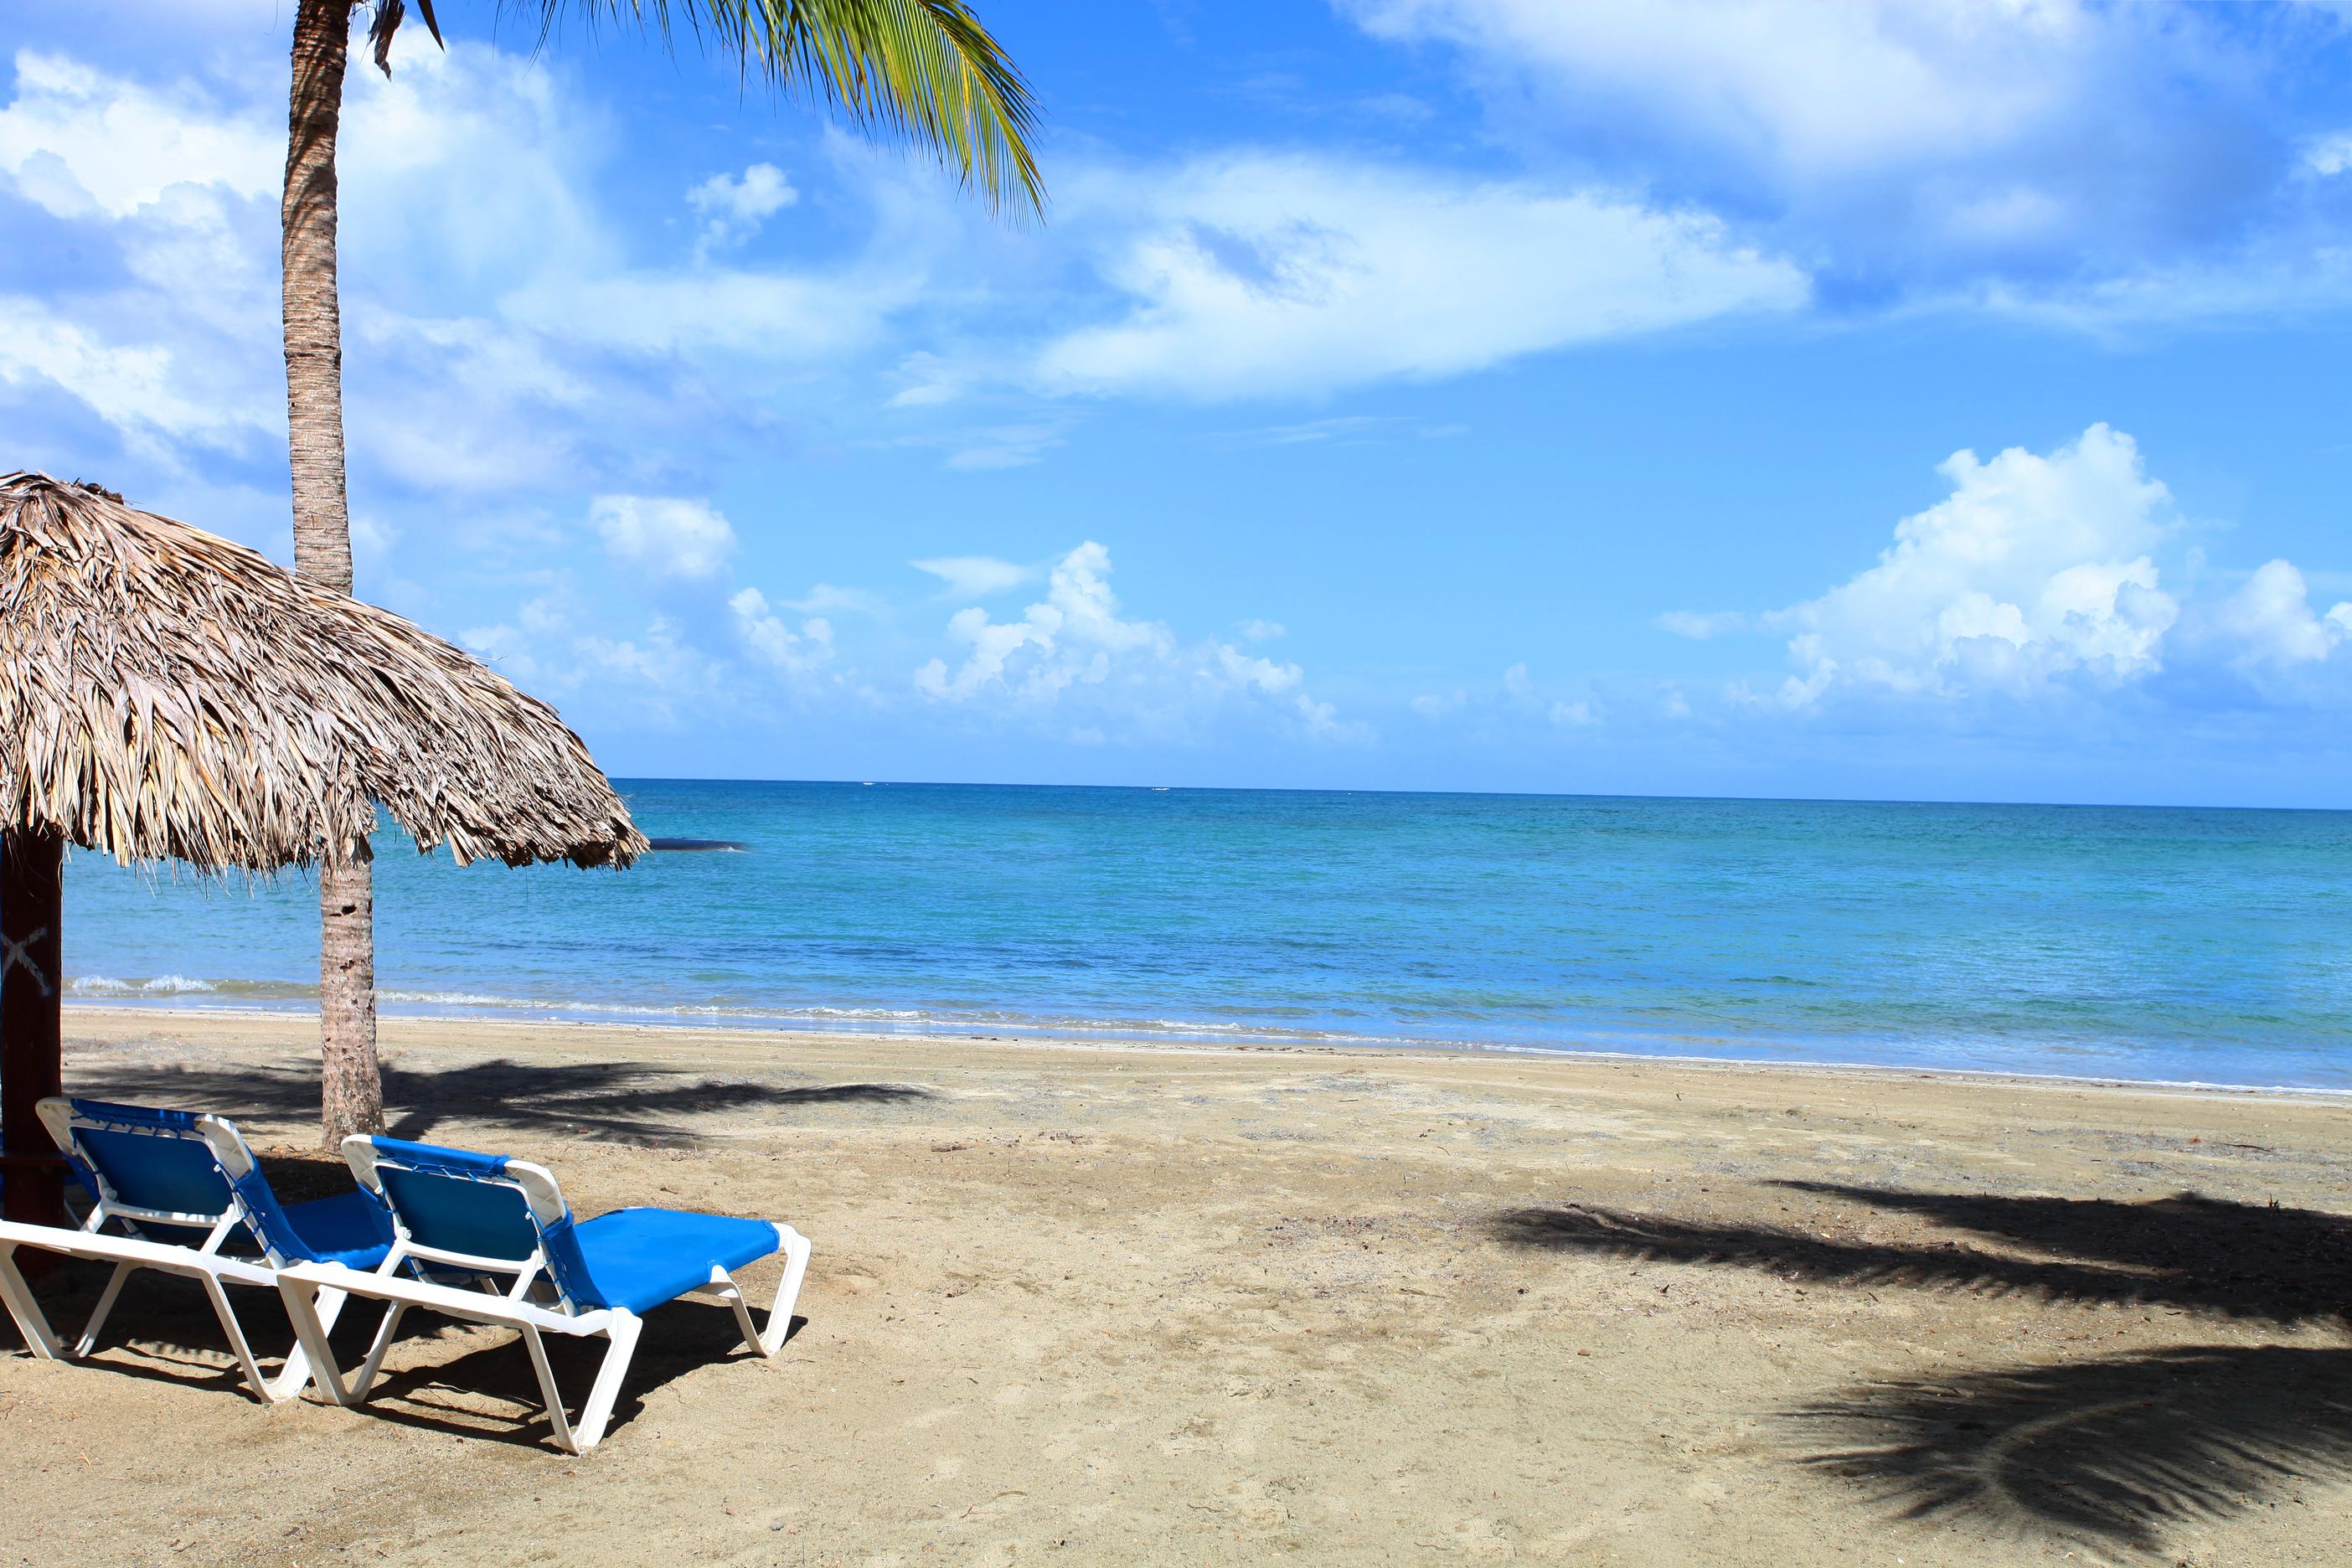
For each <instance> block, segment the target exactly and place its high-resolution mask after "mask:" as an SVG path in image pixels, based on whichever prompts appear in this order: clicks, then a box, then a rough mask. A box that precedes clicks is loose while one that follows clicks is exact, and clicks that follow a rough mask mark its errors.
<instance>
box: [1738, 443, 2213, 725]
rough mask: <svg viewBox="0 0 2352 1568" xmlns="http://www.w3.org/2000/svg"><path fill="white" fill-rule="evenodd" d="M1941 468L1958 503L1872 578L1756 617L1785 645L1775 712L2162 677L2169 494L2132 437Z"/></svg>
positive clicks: (2172, 607)
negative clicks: (2162, 572) (1857, 691)
mask: <svg viewBox="0 0 2352 1568" xmlns="http://www.w3.org/2000/svg"><path fill="white" fill-rule="evenodd" d="M1937 471H1938V472H1940V473H1942V474H1943V475H1944V476H1945V477H1946V478H1947V479H1949V480H1950V481H1951V483H1952V493H1951V494H1950V495H1949V496H1948V497H1947V498H1946V499H1945V500H1941V501H1938V502H1937V504H1936V505H1934V506H1932V507H1929V508H1928V509H1927V510H1925V511H1922V512H1919V513H1917V514H1916V515H1915V516H1912V517H1907V518H1906V519H1904V520H1903V521H1901V522H1900V523H1898V524H1897V525H1896V526H1895V542H1894V543H1893V544H1892V545H1890V546H1889V547H1888V548H1887V549H1886V550H1885V551H1884V552H1881V553H1880V555H1879V558H1878V564H1877V565H1875V566H1873V567H1871V568H1870V569H1869V570H1867V571H1865V572H1863V573H1860V574H1857V575H1855V576H1854V577H1853V578H1852V579H1851V580H1849V581H1848V582H1846V583H1844V584H1841V585H1840V586H1838V587H1835V588H1832V589H1831V590H1830V591H1829V592H1828V593H1826V594H1824V595H1822V596H1821V597H1819V598H1817V599H1812V600H1810V601H1808V602H1806V603H1804V604H1801V605H1794V606H1792V607H1791V608H1789V609H1786V610H1782V611H1780V612H1778V613H1776V614H1774V615H1771V616H1765V617H1763V623H1764V624H1765V625H1766V626H1769V627H1772V628H1775V629H1780V630H1784V631H1788V632H1790V633H1791V634H1792V635H1791V636H1790V639H1789V658H1790V663H1791V664H1792V665H1794V666H1795V667H1796V670H1797V673H1796V674H1794V675H1792V676H1790V678H1789V679H1788V680H1787V681H1786V682H1785V683H1784V684H1783V685H1782V687H1781V688H1780V692H1779V694H1778V698H1777V700H1778V701H1779V703H1780V705H1782V706H1785V707H1790V708H1799V707H1805V706H1808V705H1810V704H1811V703H1814V702H1816V701H1818V700H1821V699H1822V697H1823V695H1824V694H1825V693H1827V692H1828V691H1830V690H1831V689H1832V688H1833V687H1847V688H1863V689H1877V690H1882V691H1887V692H1893V693H1898V694H1905V695H1913V696H1924V697H1943V698H1950V697H1961V696H1967V695H1970V694H1974V693H1979V692H1984V691H2009V692H2018V693H2022V692H2026V691H2030V690H2032V689H2036V688H2039V687H2042V686H2045V685H2047V684H2049V683H2052V682H2053V681H2059V680H2064V679H2074V678H2077V677H2080V678H2085V679H2093V680H2096V681H2104V682H2110V683H2113V682H2123V681H2130V680H2136V679H2141V678H2144V677H2146V676H2148V675H2151V674H2154V673H2155V672H2156V671H2157V670H2158V669H2159V668H2161V658H2160V653H2161V645H2162V642H2163V639H2164V635H2165V633H2166V632H2167V631H2168V629H2169V628H2170V627H2171V626H2172V624H2173V622H2174V621H2175V620H2176V619H2177V618H2178V616H2179V604H2178V602H2177V601H2176V600H2175V599H2174V598H2173V597H2172V596H2171V595H2168V594H2167V593H2166V592H2165V591H2164V590H2163V589H2162V588H2161V587H2160V586H2159V585H2158V571H2157V566H2156V563H2155V561H2154V559H2153V557H2152V554H2151V552H2152V551H2153V550H2154V549H2155V548H2156V547H2157V546H2158V544H2159V543H2160V542H2163V540H2164V539H2165V538H2166V536H2167V534H2168V522H2169V513H2170V510H2171V497H2170V494H2169V492H2168V491H2167V490H2166V489H2165V487H2164V486H2163V485H2162V484H2160V483H2158V481H2156V480H2154V479H2149V478H2148V477H2147V474H2146V472H2145V471H2144V469H2143V467H2142V464H2141V461H2140V455H2139V449H2138V447H2137V446H2136V445H2135V444H2134V443H2133V441H2132V438H2131V437H2128V436H2126V435H2123V434H2121V433H2120V432H2117V431H2115V430H2111V429H2109V428H2108V427H2107V426H2105V425H2094V426H2091V427H2090V429H2088V430H2086V431H2084V434H2083V436H2082V438H2081V439H2080V440H2078V441H2074V442H2072V443H2070V444H2068V445H2066V446H2063V447H2059V448H2058V449H2057V450H2056V451H2054V452H2053V453H2051V454H2050V455H2049V456H2048V457H2040V456H2037V455H2035V454H2034V453H2032V452H2028V451H2026V450H2024V449H2023V448H2021V447H2011V448H2010V449H2009V450H2007V451H2005V452H2002V453H2001V454H2000V456H1998V457H1996V458H1993V459H1992V460H1991V461H1990V462H1986V461H1983V460H1981V459H1979V458H1978V457H1977V455H1976V454H1975V453H1974V452H1966V451H1964V452H1959V453H1956V454H1955V455H1954V456H1953V457H1951V458H1949V459H1948V460H1947V461H1946V462H1944V463H1943V464H1942V465H1941V466H1940V468H1938V470H1937Z"/></svg>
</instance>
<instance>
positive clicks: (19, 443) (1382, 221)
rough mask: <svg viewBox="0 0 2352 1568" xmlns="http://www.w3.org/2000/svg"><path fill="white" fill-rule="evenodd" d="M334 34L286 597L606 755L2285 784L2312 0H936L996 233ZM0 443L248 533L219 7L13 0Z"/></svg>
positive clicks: (500, 52)
mask: <svg viewBox="0 0 2352 1568" xmlns="http://www.w3.org/2000/svg"><path fill="white" fill-rule="evenodd" d="M440 9H441V11H442V12H443V13H444V20H445V23H446V26H447V30H448V32H449V35H450V41H451V47H450V49H449V51H448V52H447V53H446V55H444V54H442V53H440V52H439V51H436V50H435V49H433V48H432V47H430V44H429V41H428V40H427V39H426V38H425V36H424V34H423V31H422V29H421V28H417V27H415V26H413V25H412V26H411V27H409V28H408V29H405V30H404V33H403V35H402V37H401V40H400V47H399V50H398V53H397V56H396V58H395V62H394V64H395V70H394V76H393V78H392V79H391V80H389V81H386V80H384V79H383V78H381V77H379V76H378V75H376V73H374V72H373V70H372V69H371V70H366V71H362V70H359V69H356V68H355V69H354V71H353V73H352V83H351V92H350V100H349V107H348V111H347V114H346V119H345V130H344V140H343V159H342V210H343V258H344V301H345V311H344V320H345V329H346V362H347V370H346V374H347V395H348V400H349V401H348V416H349V424H350V434H351V444H352V510H353V513H354V519H355V531H356V535H357V541H358V549H359V563H360V565H359V579H360V584H359V585H360V591H361V592H362V594H363V595H366V596H368V597H371V598H374V599H377V600H379V601H381V602H383V603H384V604H387V605H391V606H392V607H394V608H395V609H397V610H400V611H401V612H403V613H404V614H407V615H410V616H415V617H416V618H417V619H419V620H421V621H423V622H424V623H425V624H426V625H427V626H431V627H433V628H434V629H436V630H437V631H439V632H442V633H443V634H445V635H446V636H449V637H454V638H456V639H457V640H459V641H461V642H463V643H465V644H466V645H467V646H468V647H473V648H474V649H476V650H477V651H478V652H480V653H482V654H483V655H484V656H485V657H488V658H492V659H494V660H495V661H497V662H498V663H499V666H500V668H503V669H505V670H506V671H507V672H508V673H509V675H510V676H512V677H513V678H514V679H516V680H517V681H518V682H520V684H522V685H523V686H524V687H526V688H527V689H531V690H533V691H536V692H538V693H540V694H541V695H543V696H545V697H547V698H548V699H550V700H552V701H554V702H555V703H556V704H557V705H558V707H559V708H561V709H562V711H563V713H564V715H565V716H566V718H567V719H569V720H570V721H572V723H573V724H574V725H575V726H576V727H578V728H579V729H580V731H582V732H583V734H584V735H585V736H586V737H587V739H588V741H589V742H590V744H591V745H592V746H593V748H594V749H595V751H596V753H597V755H598V757H599V759H600V760H601V761H603V762H604V764H605V765H606V766H607V767H608V769H610V770H611V771H613V772H614V773H620V774H667V775H724V776H750V777H803V778H804V777H817V778H826V777H851V778H859V777H875V778H908V779H914V778H922V779H979V780H1006V781H1024V782H1026V781H1036V782H1073V783H1132V784H1245V785H1314V786H1327V785H1328V786H1349V787H1385V788H1424V787H1425V788H1446V789H1506V790H1547V791H1572V792H1620V791H1622V792H1633V793H1653V794H1735V795H1837V796H1894V797H1906V798H1916V797H1930V798H1986V799H2036V800H2086V801H2179V802H2209V803H2220V804H2245V805H2273V804H2274V805H2330V806H2346V805H2352V784H2347V779H2352V769H2347V762H2352V743H2347V719H2352V528H2347V522H2352V503H2347V496H2352V418H2347V414H2352V399H2347V374H2346V370H2345V366H2346V364H2347V346H2352V342H2347V339H2348V338H2352V334H2347V327H2352V90H2347V83H2352V16H2347V13H2346V12H2345V11H2344V10H2343V9H2341V8H2339V7H2335V6H2329V5H2279V6H2273V7H2264V6H2256V5H2233V6H2214V7H2205V8H2195V9H2188V8H2183V9H2170V8H2166V7H2163V6H2158V5H2134V6H2105V5H2072V4H2063V3H2057V0H2053V3H2048V4H2032V3H2024V0H2021V3H2018V4H2012V5H1986V4H1981V3H1978V0H1965V3H1963V0H1951V3H1949V4H1943V3H1929V0H1920V3H1916V4H1894V3H1880V4H1863V3H1857V4H1855V5H1839V6H1822V5H1812V4H1810V3H1804V0H1791V3H1790V4H1786V5H1781V4H1772V3H1769V0H1723V3H1721V4H1701V3H1698V0H1689V3H1685V4H1660V3H1656V0H1651V3H1645V4H1633V3H1632V0H1627V3H1624V4H1613V3H1608V0H1595V3H1593V4H1590V5H1578V6H1561V5H1553V4H1549V3H1548V0H1338V3H1337V4H1333V5H1318V4H1310V3H1307V0H1301V3H1299V4H1297V5H1289V6H1258V5H1237V4H1211V3H1209V0H1160V3H1159V4H1150V3H1144V0H1138V3H1136V4H1132V5H1116V4H1114V5H1102V6H1095V7H1083V8H1080V7H1071V6H1068V5H1058V4H1045V3H1044V0H1009V3H1008V0H982V4H981V5H980V10H981V12H982V15H983V16H984V17H985V19H986V20H988V21H989V23H990V24H991V25H992V26H993V27H995V29H996V30H997V31H998V33H999V35H1000V37H1003V40H1004V41H1005V43H1006V44H1007V45H1008V47H1010V48H1011V50H1012V52H1013V55H1014V56H1015V58H1017V59H1018V60H1019V61H1020V62H1021V63H1022V64H1023V66H1024V68H1025V69H1026V70H1027V71H1028V72H1029V74H1030V75H1031V77H1032V78H1033V79H1034V84H1035V87H1036V89H1037V91H1038V94H1039V96H1040V99H1041V100H1042V101H1043V104H1044V106H1045V112H1046V120H1047V132H1046V139H1045V144H1044V148H1043V154H1044V164H1045V174H1046V178H1047V181H1048V184H1049V186H1050V188H1051V191H1052V195H1053V205H1052V210H1051V213H1050V216H1049V220H1048V221H1047V222H1046V223H1045V225H1043V226H1036V225H1030V226H1016V225H1010V224H1006V223H1003V222H997V221H992V220H991V219H990V217H989V216H988V215H987V214H985V213H984V212H983V211H982V209H981V208H980V206H979V205H978V204H977V203H976V202H975V201H974V200H972V199H971V197H969V196H967V195H959V193H958V192H957V191H956V189H955V187H954V184H953V182H952V181H950V180H947V179H944V178H942V177H940V175H939V174H937V173H936V171H934V170H931V169H930V168H929V167H927V166H926V165H925V164H924V163H922V162H921V161H920V160H919V159H909V158H908V157H906V156H903V155H900V154H897V153H887V152H879V153H877V152H876V151H874V150H872V149H870V148H868V147H866V146H865V145H864V144H862V143H861V142H857V141H856V140H855V139H854V138H851V137H847V136H845V135H844V134H842V133H841V132H839V131H838V130H835V129H832V128H829V127H828V126H827V125H826V124H825V122H824V120H823V119H822V117H821V116H819V115H817V114H815V113H814V112H813V111H812V110H809V109H808V108H807V107H806V106H804V105H800V104H796V103H792V102H782V103H780V102H776V101H773V100H771V98H770V97H769V96H768V95H767V94H765V93H764V92H763V91H761V90H760V89H757V88H756V87H755V88H753V89H751V91H749V92H748V93H747V92H744V91H742V90H740V86H739V83H738V80H737V78H736V76H735V74H734V73H733V71H732V70H730V68H726V67H725V66H724V65H723V64H719V63H715V62H709V61H706V60H704V59H702V58H700V57H698V56H697V55H696V54H694V53H693V52H692V50H691V49H690V48H688V50H686V51H685V52H683V53H681V55H680V56H679V57H678V58H676V59H672V58H668V57H667V56H666V55H664V54H663V53H662V52H661V51H660V50H659V49H658V48H657V47H652V46H649V45H647V44H646V43H645V42H644V41H643V40H641V39H639V38H637V37H635V36H634V35H633V34H630V33H628V32H625V31H617V32H616V31H614V29H613V28H612V27H610V26H607V27H605V28H604V29H603V30H602V31H601V32H600V33H595V34H591V33H588V32H585V31H582V30H577V29H575V30H573V31H571V32H568V33H565V34H562V35H561V36H559V37H557V38H556V39H555V40H554V41H553V42H552V43H551V45H550V47H547V48H546V49H544V50H540V51H534V50H533V49H532V48H531V47H530V46H531V43H532V38H531V37H530V34H529V33H527V32H525V31H523V30H521V29H520V28H519V27H518V26H515V25H513V24H512V23H511V22H510V23H509V26H507V27H506V28H505V30H504V32H503V35H501V34H500V33H499V32H498V31H497V30H495V29H494V28H493V27H492V26H490V24H489V18H490V17H492V16H494V14H495V8H494V7H492V6H490V5H487V4H480V5H468V4H466V3H464V0H444V4H443V5H441V7H440ZM12 19H13V20H14V21H15V23H16V26H12V27H11V28H10V29H9V37H8V39H7V41H6V43H5V46H0V47H5V49H6V50H7V51H9V52H8V54H7V55H6V57H5V58H0V223H5V232H7V233H8V234H9V235H10V237H11V239H12V243H11V244H9V245H7V246H5V247H0V422H5V429H6V430H7V431H8V432H9V436H10V439H9V441H8V443H7V449H6V451H5V453H0V464H4V465H5V466H20V465H21V466H25V467H30V468H44V469H47V470H49V471H51V472H55V473H58V474H59V475H61V476H66V477H74V476H87V477H89V478H93V479H102V480H104V481H106V482H107V483H109V484H110V485H113V486H115V487H117V488H120V489H123V490H124V491H126V492H127V493H128V494H129V495H130V496H131V499H132V500H134V501H135V502H137V503H139V504H142V505H146V506H149V507H151V508H153V509H155V510H163V511H166V512H170V513H173V514H174V515H178V516H181V517H184V518H185V519H187V520H188V521H193V522H196V523H198V524H200V525H202V526H205V527H209V528H213V529H215V530H216V531H221V532H224V533H226V534H229V535H232V536H234V537H236V538H239V539H243V540H246V541H247V542H252V543H254V544H257V545H258V546H260V547H261V548H263V549H265V550H268V551H269V552H271V553H272V554H274V555H276V556H278V558H280V559H285V558H286V557H287V556H288V555H289V541H288V533H287V524H286V521H285V514H286V500H285V484H286V475H285V445H284V443H285V434H284V405H283V395H284V393H283V382H282V379H281V370H280V366H279V362H278V352H277V295H276V289H277V240H276V221H277V185H278V173H279V168H280V165H281V163H282V160H283V155H284V144H283V136H284V101H285V91H286V65H285V60H284V53H285V41H286V40H285V34H286V30H287V27H288V26H289V10H288V7H287V6H285V5H261V4H255V3H252V0H234V3H232V0H215V3H212V4H188V3H186V0H180V3H175V4H172V5H150V4H145V3H144V0H140V3H133V4H130V5H121V6H110V7H107V8H105V9H104V10H102V11H95V10H92V9H91V8H88V7H85V6H82V5H66V4H56V3H49V0H35V3H33V4H31V5H18V6H16V7H13V8H12Z"/></svg>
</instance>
